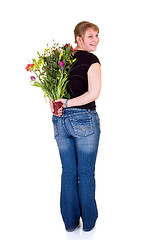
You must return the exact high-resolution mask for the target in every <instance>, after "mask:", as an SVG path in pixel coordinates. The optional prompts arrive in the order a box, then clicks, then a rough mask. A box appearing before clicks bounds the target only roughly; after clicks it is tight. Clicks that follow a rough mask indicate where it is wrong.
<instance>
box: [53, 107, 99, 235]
mask: <svg viewBox="0 0 160 240" xmlns="http://www.w3.org/2000/svg"><path fill="white" fill-rule="evenodd" d="M52 121H53V126H54V136H55V139H56V142H57V145H58V149H59V153H60V158H61V163H62V176H61V197H60V207H61V214H62V218H63V221H64V224H65V228H66V229H67V230H73V229H75V228H76V227H77V226H78V224H79V219H80V217H81V218H82V221H83V230H84V231H90V230H91V229H92V228H93V227H94V225H95V222H96V219H97V217H98V211H97V205H96V200H95V162H96V156H97V151H98V144H99V137H100V122H99V117H98V114H97V112H96V111H95V110H88V109H78V108H67V109H64V110H63V115H62V116H61V117H57V116H55V115H53V117H52Z"/></svg>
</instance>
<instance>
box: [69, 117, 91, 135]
mask: <svg viewBox="0 0 160 240" xmlns="http://www.w3.org/2000/svg"><path fill="white" fill-rule="evenodd" d="M70 123H71V126H72V128H73V130H74V133H75V134H76V135H77V136H80V137H86V136H89V135H91V134H93V133H94V129H93V123H92V118H91V117H87V118H80V119H76V118H70Z"/></svg>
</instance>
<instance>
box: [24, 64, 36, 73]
mask: <svg viewBox="0 0 160 240" xmlns="http://www.w3.org/2000/svg"><path fill="white" fill-rule="evenodd" d="M33 66H34V63H33V64H27V66H26V67H25V69H26V70H27V71H30V72H31V69H30V68H33Z"/></svg>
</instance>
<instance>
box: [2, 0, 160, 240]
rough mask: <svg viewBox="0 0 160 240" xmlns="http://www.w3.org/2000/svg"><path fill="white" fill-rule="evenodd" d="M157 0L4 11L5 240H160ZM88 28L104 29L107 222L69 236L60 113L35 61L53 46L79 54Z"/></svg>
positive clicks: (14, 4)
mask: <svg viewBox="0 0 160 240" xmlns="http://www.w3.org/2000/svg"><path fill="white" fill-rule="evenodd" d="M158 3H159V1H158V0H157V1H156V0H152V1H151V0H150V1H149V0H146V1H143V0H134V1H130V0H128V1H127V0H122V1H118V0H112V1H111V0H110V1H104V0H102V1H101V0H99V1H97V2H96V1H86V0H85V1H84V0H81V1H73V0H72V1H64V0H61V1H54V0H52V1H50V0H45V1H38V0H35V1H34V0H32V1H31V0H28V1H22V0H21V1H20V0H15V1H11V0H10V1H7V0H6V1H3V2H2V3H1V6H0V24H1V28H0V31H1V37H0V69H1V70H0V78H1V80H0V113H1V117H0V120H1V124H0V137H1V145H0V146H1V150H0V154H1V157H0V239H1V240H9V239H17V240H22V239H23V240H26V239H27V240H28V239H29V240H36V239H37V240H46V239H47V240H51V239H52V240H53V239H57V238H58V239H94V240H98V239H100V238H101V239H108V240H117V239H123V240H128V239H129V240H131V239H138V240H142V239H154V240H159V239H160V204H159V203H160V184H159V183H160V164H159V161H160V14H159V13H160V7H159V5H158ZM83 20H87V21H91V22H94V23H96V24H97V25H98V26H99V28H100V39H101V41H100V43H99V47H98V50H97V51H96V52H95V54H96V55H97V56H98V57H99V59H100V61H101V65H102V72H103V86H102V92H101V96H100V98H99V99H98V101H97V111H98V113H99V115H100V118H101V129H102V134H101V141H100V147H99V153H98V158H97V164H96V183H97V188H96V189H97V190H96V198H97V204H98V210H99V219H98V221H97V226H96V228H95V229H94V230H93V231H92V232H91V233H84V232H83V231H82V230H79V231H76V232H74V233H66V232H65V230H64V225H63V222H62V219H61V215H60V209H59V194H60V175H61V164H60V159H59V154H58V149H57V146H56V142H55V140H54V136H53V126H52V122H51V117H52V115H51V112H50V109H49V106H48V104H46V103H45V100H44V98H43V94H42V92H41V90H40V89H38V88H34V87H32V86H30V84H29V80H30V78H29V76H30V74H29V73H28V72H26V71H25V66H26V65H27V64H28V61H27V60H31V59H32V58H33V57H36V56H37V54H36V52H37V51H40V52H41V51H43V49H44V48H45V47H46V44H47V43H49V44H50V43H52V40H53V39H54V40H55V42H59V43H60V44H62V43H66V42H67V43H68V42H70V43H71V44H73V46H75V45H74V37H73V30H74V27H75V25H76V24H77V23H78V22H80V21H83Z"/></svg>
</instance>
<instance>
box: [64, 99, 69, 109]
mask: <svg viewBox="0 0 160 240" xmlns="http://www.w3.org/2000/svg"><path fill="white" fill-rule="evenodd" d="M68 101H69V99H66V102H65V108H67V107H68Z"/></svg>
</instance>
